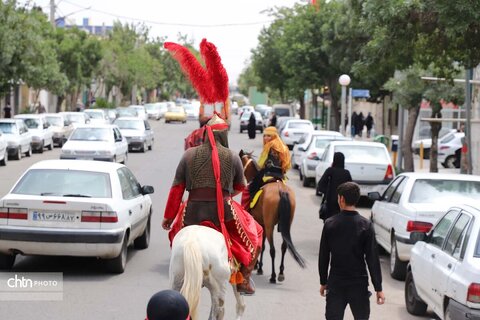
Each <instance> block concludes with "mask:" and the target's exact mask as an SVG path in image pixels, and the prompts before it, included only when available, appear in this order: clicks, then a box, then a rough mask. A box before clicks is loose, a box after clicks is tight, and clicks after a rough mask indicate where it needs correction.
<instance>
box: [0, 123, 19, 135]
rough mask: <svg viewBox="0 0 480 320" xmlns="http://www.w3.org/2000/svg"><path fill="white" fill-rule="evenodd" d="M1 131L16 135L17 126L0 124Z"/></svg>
mask: <svg viewBox="0 0 480 320" xmlns="http://www.w3.org/2000/svg"><path fill="white" fill-rule="evenodd" d="M0 131H2V132H3V133H16V132H17V125H16V124H15V123H9V122H0Z"/></svg>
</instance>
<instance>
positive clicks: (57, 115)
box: [42, 113, 63, 118]
mask: <svg viewBox="0 0 480 320" xmlns="http://www.w3.org/2000/svg"><path fill="white" fill-rule="evenodd" d="M42 114H43V115H44V116H46V117H58V118H63V114H59V113H42Z"/></svg>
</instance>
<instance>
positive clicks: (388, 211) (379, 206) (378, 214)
mask: <svg viewBox="0 0 480 320" xmlns="http://www.w3.org/2000/svg"><path fill="white" fill-rule="evenodd" d="M404 178H405V177H404V176H399V177H397V178H396V179H395V180H393V181H392V182H391V183H390V185H389V186H388V187H387V189H386V190H385V192H384V193H383V195H382V198H381V200H377V201H375V203H374V205H373V207H372V221H373V224H374V227H375V234H376V235H375V237H376V239H377V242H378V243H379V244H380V245H381V246H382V247H384V248H385V249H386V250H387V251H388V252H390V245H391V243H390V230H391V228H392V220H393V218H392V212H394V211H395V209H396V207H398V203H391V200H392V197H393V195H394V194H395V190H396V189H397V187H398V186H399V185H400V184H401V182H402V181H403V180H404Z"/></svg>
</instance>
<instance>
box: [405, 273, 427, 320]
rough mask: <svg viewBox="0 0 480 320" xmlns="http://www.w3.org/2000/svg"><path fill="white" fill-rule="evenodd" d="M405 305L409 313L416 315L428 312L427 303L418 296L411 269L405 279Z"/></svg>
mask: <svg viewBox="0 0 480 320" xmlns="http://www.w3.org/2000/svg"><path fill="white" fill-rule="evenodd" d="M405 306H406V307H407V311H408V313H410V314H413V315H416V316H423V315H424V314H425V312H427V304H426V303H425V302H423V300H422V299H421V298H420V297H419V296H418V293H417V288H416V287H415V282H414V281H413V274H412V272H411V271H409V272H408V273H407V277H406V279H405Z"/></svg>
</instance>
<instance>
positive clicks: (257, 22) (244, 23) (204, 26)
mask: <svg viewBox="0 0 480 320" xmlns="http://www.w3.org/2000/svg"><path fill="white" fill-rule="evenodd" d="M62 1H63V2H65V3H68V4H71V5H73V6H76V7H78V8H81V9H83V10H89V11H92V12H97V13H101V14H104V15H107V16H111V17H115V18H118V19H126V20H132V21H139V22H144V23H148V24H155V25H164V26H176V27H196V28H218V27H236V26H249V25H258V24H265V23H268V22H272V21H273V20H265V21H255V22H243V23H223V24H190V23H172V22H160V21H153V20H145V19H140V18H135V17H127V16H122V15H117V14H113V13H110V12H106V11H102V10H98V9H93V8H91V7H88V8H86V7H83V6H81V5H79V4H76V3H73V2H71V1H67V0H62Z"/></svg>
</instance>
